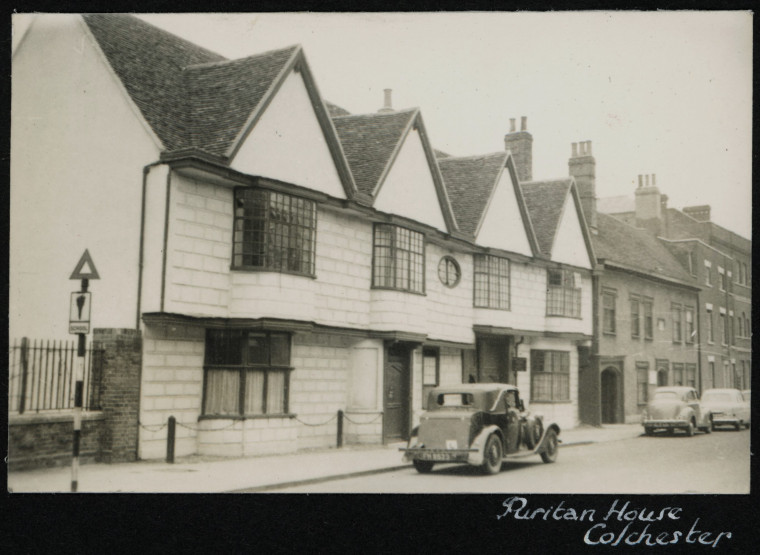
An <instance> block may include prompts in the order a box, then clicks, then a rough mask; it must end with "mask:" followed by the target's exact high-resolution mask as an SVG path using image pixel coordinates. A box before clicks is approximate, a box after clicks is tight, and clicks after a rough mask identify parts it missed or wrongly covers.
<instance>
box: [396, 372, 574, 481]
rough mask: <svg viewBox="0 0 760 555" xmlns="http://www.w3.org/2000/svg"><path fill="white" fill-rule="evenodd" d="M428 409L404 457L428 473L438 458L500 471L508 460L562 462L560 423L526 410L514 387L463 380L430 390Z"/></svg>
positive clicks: (490, 472) (420, 470) (406, 460)
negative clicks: (547, 421) (537, 457)
mask: <svg viewBox="0 0 760 555" xmlns="http://www.w3.org/2000/svg"><path fill="white" fill-rule="evenodd" d="M427 407H428V410H427V411H425V412H424V413H423V414H422V415H421V416H420V425H419V426H418V427H416V428H415V429H414V430H413V431H412V434H411V438H410V439H409V443H408V445H407V447H406V448H402V449H401V450H402V451H404V452H405V453H404V457H403V459H404V461H405V462H409V461H411V462H412V463H413V464H414V467H415V468H416V469H417V471H418V472H421V473H427V472H430V471H431V470H432V469H433V465H434V464H435V463H437V462H443V463H457V462H461V463H467V464H470V465H472V466H477V467H480V469H481V470H482V471H483V472H484V473H486V474H496V473H497V472H499V470H501V463H502V461H503V460H505V459H507V458H513V457H518V456H523V455H540V456H541V459H542V460H543V461H544V462H545V463H551V462H554V461H555V460H557V450H558V448H559V438H558V436H559V426H558V425H557V424H554V423H552V424H548V425H544V422H543V417H542V416H540V415H534V414H531V413H530V412H528V411H526V410H525V406H524V405H523V402H522V400H521V399H520V394H519V392H518V390H517V388H516V387H515V386H513V385H508V384H503V383H481V384H462V385H456V386H449V387H438V388H435V389H433V390H431V391H430V392H429V394H428V404H427Z"/></svg>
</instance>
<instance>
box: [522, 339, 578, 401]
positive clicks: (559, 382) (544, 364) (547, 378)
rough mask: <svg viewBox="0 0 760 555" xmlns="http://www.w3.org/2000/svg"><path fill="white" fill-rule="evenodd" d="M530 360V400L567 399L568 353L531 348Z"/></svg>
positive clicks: (568, 377) (568, 380)
mask: <svg viewBox="0 0 760 555" xmlns="http://www.w3.org/2000/svg"><path fill="white" fill-rule="evenodd" d="M530 361H531V363H530V366H531V376H530V378H531V401H532V402H534V403H535V402H542V401H569V400H570V353H569V352H567V351H539V350H532V351H531V352H530Z"/></svg>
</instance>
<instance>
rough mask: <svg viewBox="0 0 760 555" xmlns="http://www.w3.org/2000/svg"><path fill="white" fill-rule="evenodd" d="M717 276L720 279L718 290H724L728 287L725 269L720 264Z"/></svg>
mask: <svg viewBox="0 0 760 555" xmlns="http://www.w3.org/2000/svg"><path fill="white" fill-rule="evenodd" d="M718 278H719V279H720V290H721V291H725V290H726V289H727V287H728V280H727V278H726V272H725V270H724V269H723V268H721V267H720V266H718Z"/></svg>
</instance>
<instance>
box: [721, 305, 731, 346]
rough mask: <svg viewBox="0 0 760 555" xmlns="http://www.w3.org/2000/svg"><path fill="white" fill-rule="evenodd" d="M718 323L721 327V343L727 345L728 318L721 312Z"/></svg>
mask: <svg viewBox="0 0 760 555" xmlns="http://www.w3.org/2000/svg"><path fill="white" fill-rule="evenodd" d="M720 324H721V326H722V327H723V345H728V339H729V329H728V320H727V319H726V315H725V314H724V313H723V312H721V313H720Z"/></svg>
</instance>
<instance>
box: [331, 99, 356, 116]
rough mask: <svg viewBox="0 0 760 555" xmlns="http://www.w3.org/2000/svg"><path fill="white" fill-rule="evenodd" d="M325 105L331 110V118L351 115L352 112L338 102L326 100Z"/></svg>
mask: <svg viewBox="0 0 760 555" xmlns="http://www.w3.org/2000/svg"><path fill="white" fill-rule="evenodd" d="M325 107H326V108H327V111H328V112H329V114H330V117H331V118H334V117H337V116H350V115H351V112H349V111H348V110H346V109H345V108H341V107H340V106H338V105H337V104H333V103H332V102H328V101H327V100H325Z"/></svg>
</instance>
